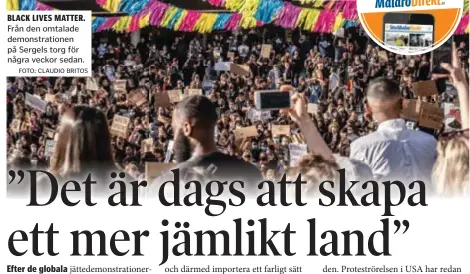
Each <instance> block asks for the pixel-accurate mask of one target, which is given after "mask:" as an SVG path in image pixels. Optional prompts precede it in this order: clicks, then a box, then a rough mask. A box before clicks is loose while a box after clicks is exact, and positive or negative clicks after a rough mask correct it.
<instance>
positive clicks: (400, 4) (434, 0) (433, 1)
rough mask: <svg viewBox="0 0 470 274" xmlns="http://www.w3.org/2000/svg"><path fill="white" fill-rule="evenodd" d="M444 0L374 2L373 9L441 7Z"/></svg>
mask: <svg viewBox="0 0 470 274" xmlns="http://www.w3.org/2000/svg"><path fill="white" fill-rule="evenodd" d="M444 2H445V0H442V1H441V0H376V1H375V8H376V9H380V8H404V7H423V6H441V5H444Z"/></svg>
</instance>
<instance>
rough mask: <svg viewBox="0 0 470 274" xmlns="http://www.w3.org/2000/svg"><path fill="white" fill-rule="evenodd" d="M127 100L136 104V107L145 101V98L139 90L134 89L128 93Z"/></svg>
mask: <svg viewBox="0 0 470 274" xmlns="http://www.w3.org/2000/svg"><path fill="white" fill-rule="evenodd" d="M128 100H129V101H130V102H131V104H133V105H136V106H138V107H141V106H143V105H145V104H146V103H147V98H146V97H145V95H144V94H143V93H142V91H140V90H134V91H132V92H131V93H129V98H128Z"/></svg>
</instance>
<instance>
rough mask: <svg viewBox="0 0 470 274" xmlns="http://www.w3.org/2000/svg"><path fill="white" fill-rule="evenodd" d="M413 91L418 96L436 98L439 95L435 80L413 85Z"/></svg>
mask: <svg viewBox="0 0 470 274" xmlns="http://www.w3.org/2000/svg"><path fill="white" fill-rule="evenodd" d="M412 89H413V92H414V93H415V94H416V95H417V96H434V95H438V94H439V92H438V90H437V86H436V82H435V81H434V80H430V81H420V82H415V83H413V84H412Z"/></svg>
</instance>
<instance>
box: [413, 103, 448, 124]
mask: <svg viewBox="0 0 470 274" xmlns="http://www.w3.org/2000/svg"><path fill="white" fill-rule="evenodd" d="M420 105H421V110H420V113H419V117H418V124H419V126H420V127H426V128H433V129H435V130H440V129H441V128H442V124H443V122H444V111H443V110H442V109H441V108H440V107H438V106H436V105H434V104H431V103H427V102H420Z"/></svg>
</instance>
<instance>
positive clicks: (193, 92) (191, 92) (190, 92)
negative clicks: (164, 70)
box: [187, 89, 203, 96]
mask: <svg viewBox="0 0 470 274" xmlns="http://www.w3.org/2000/svg"><path fill="white" fill-rule="evenodd" d="M187 95H188V96H194V95H200V96H202V95H203V94H202V89H188V91H187Z"/></svg>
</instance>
